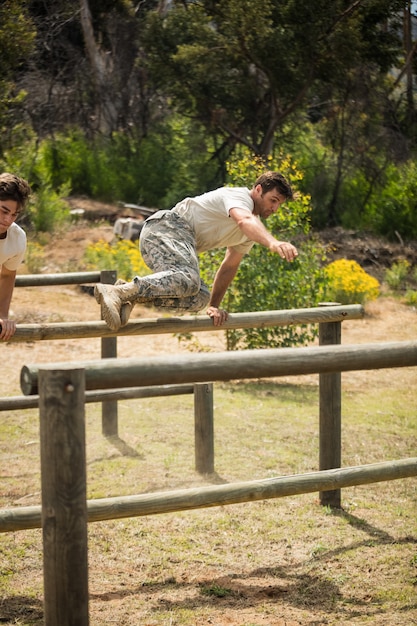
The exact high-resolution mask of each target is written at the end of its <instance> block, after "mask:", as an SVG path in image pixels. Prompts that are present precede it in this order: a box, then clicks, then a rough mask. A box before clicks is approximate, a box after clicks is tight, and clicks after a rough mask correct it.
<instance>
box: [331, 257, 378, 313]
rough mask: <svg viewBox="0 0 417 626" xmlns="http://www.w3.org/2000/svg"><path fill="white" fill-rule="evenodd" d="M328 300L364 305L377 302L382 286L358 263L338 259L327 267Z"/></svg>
mask: <svg viewBox="0 0 417 626" xmlns="http://www.w3.org/2000/svg"><path fill="white" fill-rule="evenodd" d="M325 273H326V276H327V281H328V282H327V286H326V298H327V299H328V300H332V301H333V302H340V304H364V303H365V302H366V301H368V300H376V298H377V297H378V296H379V293H380V284H379V282H378V281H377V279H376V278H374V277H373V276H370V275H369V274H368V273H367V272H365V270H364V269H363V268H362V267H361V266H360V265H359V263H357V262H356V261H351V260H349V259H338V260H337V261H333V263H330V264H329V265H327V266H326V267H325Z"/></svg>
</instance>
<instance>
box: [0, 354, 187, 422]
mask: <svg viewBox="0 0 417 626" xmlns="http://www.w3.org/2000/svg"><path fill="white" fill-rule="evenodd" d="M75 365H76V364H75ZM190 393H194V385H155V386H154V387H126V388H124V389H102V390H100V391H95V390H90V391H86V392H85V400H84V401H85V403H86V404H88V403H91V402H103V401H104V400H132V399H135V398H159V397H165V396H183V395H186V394H190ZM38 406H39V396H38V395H34V396H10V397H8V398H0V411H15V410H20V409H36V408H37V407H38Z"/></svg>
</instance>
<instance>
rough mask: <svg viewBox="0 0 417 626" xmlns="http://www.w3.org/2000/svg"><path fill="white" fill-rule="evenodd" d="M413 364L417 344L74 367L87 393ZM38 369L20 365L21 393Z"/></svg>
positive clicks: (33, 389)
mask: <svg viewBox="0 0 417 626" xmlns="http://www.w3.org/2000/svg"><path fill="white" fill-rule="evenodd" d="M63 365H64V366H66V367H67V366H68V367H69V366H70V365H71V363H50V364H48V367H49V366H50V367H55V368H59V367H61V366H63ZM72 365H74V364H73V363H72ZM414 365H417V341H398V342H387V343H365V344H358V345H348V346H343V345H334V346H318V347H311V348H276V349H272V348H271V349H269V350H244V351H239V352H216V353H204V354H178V355H170V356H159V357H146V358H143V359H137V358H125V359H107V360H106V359H102V360H100V359H99V360H95V361H84V362H83V361H80V362H78V363H77V366H80V367H84V368H85V376H86V388H87V389H109V388H113V387H134V386H136V385H139V384H140V385H167V384H185V383H198V382H214V381H226V380H236V379H241V378H248V379H249V378H252V379H253V378H255V379H256V378H264V377H273V376H293V375H302V374H314V373H324V372H345V371H352V370H366V369H381V368H392V367H410V366H414ZM40 367H43V365H36V364H34V365H25V366H23V368H22V370H21V375H20V385H21V389H22V391H23V393H24V395H32V394H36V393H38V372H39V368H40Z"/></svg>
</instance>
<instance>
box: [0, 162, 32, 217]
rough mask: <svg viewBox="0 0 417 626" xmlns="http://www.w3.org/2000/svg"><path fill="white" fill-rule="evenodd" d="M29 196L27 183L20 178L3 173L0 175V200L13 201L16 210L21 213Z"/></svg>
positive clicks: (29, 190)
mask: <svg viewBox="0 0 417 626" xmlns="http://www.w3.org/2000/svg"><path fill="white" fill-rule="evenodd" d="M30 194H31V189H30V186H29V183H28V182H27V181H26V180H25V179H24V178H20V176H15V175H14V174H9V173H8V172H3V173H2V174H0V200H15V201H16V202H17V210H18V211H22V210H23V209H24V208H25V206H26V203H27V201H28V199H29V196H30Z"/></svg>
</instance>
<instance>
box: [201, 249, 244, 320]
mask: <svg viewBox="0 0 417 626" xmlns="http://www.w3.org/2000/svg"><path fill="white" fill-rule="evenodd" d="M242 258H243V254H240V253H239V252H236V250H234V249H233V248H227V250H226V254H225V257H224V259H223V261H222V263H221V265H220V267H219V269H218V270H217V272H216V276H215V277H214V282H213V287H212V290H211V296H210V302H209V306H208V309H207V315H209V316H210V317H211V318H212V320H213V324H214V326H221V325H222V324H223V323H224V322H225V321H226V320H227V317H228V315H227V311H224V310H223V309H219V306H220V303H221V301H222V300H223V298H224V295H225V293H226V291H227V288H228V286H229V285H230V283H231V282H232V280H233V279H234V277H235V276H236V272H237V270H238V268H239V265H240V262H241V260H242Z"/></svg>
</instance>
